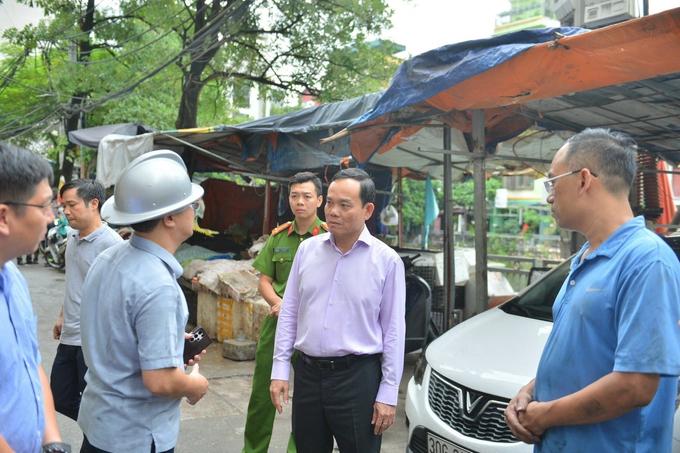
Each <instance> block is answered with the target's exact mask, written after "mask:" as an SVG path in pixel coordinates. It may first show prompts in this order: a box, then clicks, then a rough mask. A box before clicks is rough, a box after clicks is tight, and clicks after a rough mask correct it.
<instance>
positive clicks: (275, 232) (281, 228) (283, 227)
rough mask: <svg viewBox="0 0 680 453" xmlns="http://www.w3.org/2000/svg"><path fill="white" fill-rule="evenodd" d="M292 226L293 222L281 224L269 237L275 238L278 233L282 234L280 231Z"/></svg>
mask: <svg viewBox="0 0 680 453" xmlns="http://www.w3.org/2000/svg"><path fill="white" fill-rule="evenodd" d="M292 224H293V222H286V223H282V224H281V225H279V226H277V227H276V228H274V229H273V230H272V234H271V235H272V236H276V235H277V234H279V233H280V232H282V231H284V230H287V229H288V227H290V226H291V225H292Z"/></svg>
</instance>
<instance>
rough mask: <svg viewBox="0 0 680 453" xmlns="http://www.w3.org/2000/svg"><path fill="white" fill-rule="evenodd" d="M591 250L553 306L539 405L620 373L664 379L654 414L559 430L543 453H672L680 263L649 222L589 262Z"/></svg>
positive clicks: (627, 228)
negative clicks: (648, 225) (659, 376)
mask: <svg viewBox="0 0 680 453" xmlns="http://www.w3.org/2000/svg"><path fill="white" fill-rule="evenodd" d="M588 247H589V244H588V243H586V244H585V245H584V246H583V248H582V249H581V251H580V252H579V253H578V255H577V256H576V257H575V258H574V259H573V261H572V264H571V271H570V273H569V276H568V277H567V279H566V281H565V282H564V284H563V285H562V289H561V290H560V292H559V294H558V295H557V298H556V300H555V304H554V305H553V318H554V326H553V330H552V332H551V334H550V337H549V338H548V342H547V343H546V346H545V349H544V350H543V355H542V357H541V361H540V363H539V366H538V372H537V374H536V387H535V398H536V399H537V400H538V401H551V400H554V399H557V398H560V397H563V396H565V395H569V394H572V393H574V392H577V391H579V390H581V389H582V388H584V387H586V386H588V385H589V384H591V383H593V382H595V381H596V380H598V379H600V378H601V377H603V376H605V375H607V374H609V373H611V372H623V373H626V372H630V373H651V374H659V375H661V380H660V382H659V387H658V390H657V392H656V395H655V396H654V399H653V400H652V402H651V403H650V404H648V405H647V406H645V407H642V408H638V409H633V410H631V411H630V412H628V413H627V414H624V415H623V416H621V417H618V418H615V419H612V420H608V421H605V422H602V423H594V424H588V425H574V426H558V427H554V428H550V429H548V430H547V431H546V432H545V433H544V435H543V438H542V441H541V442H540V443H539V444H538V445H537V447H536V448H535V451H538V452H556V451H560V452H562V451H564V452H572V451H574V452H581V451H593V452H595V451H597V452H612V453H613V452H616V453H619V452H636V453H641V452H648V453H664V452H668V453H670V451H671V438H672V430H673V412H674V410H675V405H674V403H675V394H676V390H677V381H678V378H677V376H678V375H680V326H679V324H678V322H680V263H678V259H677V258H676V256H675V254H674V253H673V251H672V250H671V249H670V247H668V246H667V245H666V244H665V243H664V242H663V241H662V240H661V239H660V238H659V237H657V236H656V235H655V234H654V233H652V232H651V231H649V230H647V229H646V228H645V226H644V220H643V218H642V217H636V218H634V219H631V220H630V221H628V222H627V223H625V224H624V225H622V226H621V227H619V228H618V229H617V230H616V231H615V232H614V233H613V234H612V235H611V236H610V237H609V238H608V239H607V240H606V241H605V242H604V243H602V244H601V245H600V246H599V247H598V248H597V249H595V250H594V251H593V252H592V253H590V254H589V255H588V256H587V257H586V258H585V259H584V260H583V261H581V257H582V256H583V253H584V252H585V250H587V249H588Z"/></svg>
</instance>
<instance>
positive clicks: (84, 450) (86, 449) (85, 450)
mask: <svg viewBox="0 0 680 453" xmlns="http://www.w3.org/2000/svg"><path fill="white" fill-rule="evenodd" d="M174 452H175V449H174V448H171V449H170V450H165V451H163V452H161V453H174ZM80 453H109V452H107V451H106V450H100V449H99V448H97V447H94V446H93V445H92V444H91V443H90V441H89V440H87V436H86V437H85V439H83V445H82V446H81V447H80ZM151 453H156V445H155V444H154V443H153V442H152V443H151Z"/></svg>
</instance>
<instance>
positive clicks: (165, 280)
mask: <svg viewBox="0 0 680 453" xmlns="http://www.w3.org/2000/svg"><path fill="white" fill-rule="evenodd" d="M181 274H182V266H180V264H179V263H178V262H177V260H176V259H175V258H174V257H173V256H172V255H171V254H170V253H169V252H168V251H167V250H165V249H163V248H162V247H160V246H159V245H157V244H156V243H154V242H151V241H148V240H146V239H142V238H141V237H139V236H133V237H132V239H130V241H128V242H126V243H122V244H118V245H115V246H113V247H111V248H109V249H107V250H105V251H104V252H102V253H101V254H100V255H99V256H98V257H97V259H96V260H95V261H94V263H93V264H92V267H91V268H90V271H89V272H88V274H87V277H86V278H85V283H84V284H83V292H82V303H81V311H80V319H81V337H82V348H83V355H84V357H85V363H86V364H87V366H88V371H87V374H86V375H85V380H86V381H87V387H86V388H85V392H84V393H83V398H82V401H81V405H80V414H79V416H78V424H79V425H80V427H81V428H82V430H83V432H84V433H85V435H86V436H87V438H88V440H89V441H90V443H91V444H92V445H93V446H95V447H97V448H99V449H102V450H106V451H110V452H114V453H115V452H126V453H136V452H144V453H148V452H149V451H151V444H152V441H153V442H154V443H155V445H156V451H166V450H169V449H171V448H174V447H175V444H176V443H177V436H178V433H179V416H180V411H179V404H180V399H173V398H167V397H159V396H154V395H153V394H152V393H151V392H150V391H149V390H148V389H147V388H146V387H145V386H144V383H143V381H142V370H156V369H162V368H178V367H183V363H182V362H183V360H182V352H183V348H184V327H185V325H186V322H187V318H188V310H187V306H186V301H185V299H184V295H183V293H182V290H181V289H180V287H179V285H178V283H177V278H178V277H179V276H180V275H181Z"/></svg>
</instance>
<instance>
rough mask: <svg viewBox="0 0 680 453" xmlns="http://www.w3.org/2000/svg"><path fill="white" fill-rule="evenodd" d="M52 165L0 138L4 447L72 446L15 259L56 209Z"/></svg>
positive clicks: (32, 246)
mask: <svg viewBox="0 0 680 453" xmlns="http://www.w3.org/2000/svg"><path fill="white" fill-rule="evenodd" d="M51 180H52V169H51V168H50V166H49V164H48V163H47V161H46V160H45V159H43V158H42V157H40V156H38V155H35V154H33V153H31V152H29V151H26V150H21V149H18V148H16V147H14V146H11V145H6V144H4V143H0V452H3V453H4V452H11V451H16V452H21V453H37V452H39V451H41V449H42V451H43V452H70V451H71V450H70V447H69V446H68V445H66V444H62V443H61V436H60V434H59V429H58V428H57V416H56V413H55V411H54V403H53V402H52V393H51V392H50V385H49V382H48V381H47V376H46V375H45V371H44V370H43V367H42V365H41V364H40V360H41V359H40V352H39V351H38V337H37V335H36V322H35V315H34V314H33V308H32V306H31V297H30V295H29V293H28V287H27V285H26V280H24V277H23V276H22V275H21V273H19V270H18V269H17V267H16V266H15V265H14V263H12V260H13V259H14V258H17V257H19V256H22V255H26V254H29V253H33V251H35V250H36V249H37V248H38V243H39V242H40V240H41V239H42V238H43V236H44V235H45V230H46V228H47V224H48V223H50V222H51V221H52V220H54V215H53V214H52V207H51V202H52V189H51V187H50V182H51Z"/></svg>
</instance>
